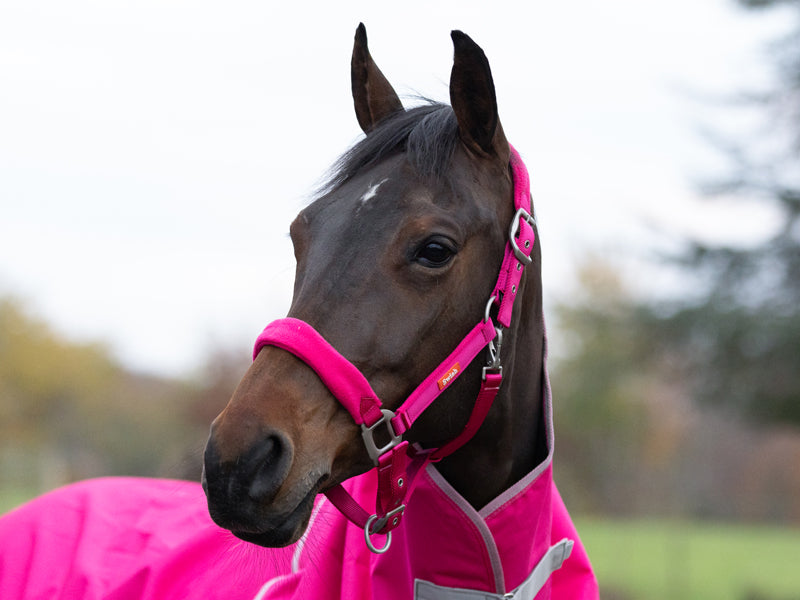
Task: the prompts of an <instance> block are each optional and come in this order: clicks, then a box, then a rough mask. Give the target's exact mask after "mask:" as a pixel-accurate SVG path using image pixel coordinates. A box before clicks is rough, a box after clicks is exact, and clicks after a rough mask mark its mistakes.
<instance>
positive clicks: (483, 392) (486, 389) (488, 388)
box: [430, 373, 503, 462]
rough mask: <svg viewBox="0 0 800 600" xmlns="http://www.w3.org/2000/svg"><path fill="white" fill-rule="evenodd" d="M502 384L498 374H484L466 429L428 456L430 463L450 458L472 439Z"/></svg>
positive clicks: (501, 377)
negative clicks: (446, 457)
mask: <svg viewBox="0 0 800 600" xmlns="http://www.w3.org/2000/svg"><path fill="white" fill-rule="evenodd" d="M502 382H503V376H502V375H500V373H487V374H486V377H485V378H484V380H483V382H482V383H481V389H480V391H479V392H478V398H477V399H476V400H475V406H474V407H473V409H472V414H471V415H470V416H469V421H467V425H466V427H464V430H463V431H462V432H461V433H459V434H458V435H457V436H456V437H455V438H454V439H452V440H450V441H449V442H447V443H446V444H445V445H444V446H442V447H441V448H439V449H438V450H436V451H434V452H433V453H432V454H431V456H430V460H431V462H436V461H439V460H441V459H443V458H444V457H445V456H450V455H451V454H452V453H453V452H455V451H456V450H458V449H459V448H461V446H463V445H464V444H466V443H467V442H468V441H470V440H471V439H472V437H473V436H474V435H475V434H476V433H477V432H478V429H479V428H480V426H481V425H482V424H483V421H484V419H486V415H487V414H489V409H490V408H491V407H492V403H493V402H494V399H495V397H496V396H497V392H498V391H500V384H501V383H502Z"/></svg>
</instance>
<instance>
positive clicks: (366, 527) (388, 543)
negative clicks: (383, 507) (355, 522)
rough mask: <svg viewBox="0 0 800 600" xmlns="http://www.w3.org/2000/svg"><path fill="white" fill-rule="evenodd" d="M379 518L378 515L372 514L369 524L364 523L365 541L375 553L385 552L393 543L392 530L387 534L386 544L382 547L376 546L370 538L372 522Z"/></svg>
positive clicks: (368, 520)
mask: <svg viewBox="0 0 800 600" xmlns="http://www.w3.org/2000/svg"><path fill="white" fill-rule="evenodd" d="M377 520H378V515H372V516H371V517H370V518H369V519H367V524H366V525H364V541H365V542H366V543H367V548H369V549H370V551H371V552H374V553H375V554H383V553H384V552H386V551H387V550H388V549H389V546H391V545H392V532H391V531H390V532H389V533H387V534H386V544H384V546H383V547H382V548H376V547H375V545H374V544H373V543H372V539H371V538H370V529H371V528H372V524H373V523H374V522H375V521H377Z"/></svg>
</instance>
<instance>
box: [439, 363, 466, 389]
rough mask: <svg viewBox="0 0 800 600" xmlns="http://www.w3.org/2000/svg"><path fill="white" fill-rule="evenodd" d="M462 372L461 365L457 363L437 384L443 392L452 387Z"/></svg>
mask: <svg viewBox="0 0 800 600" xmlns="http://www.w3.org/2000/svg"><path fill="white" fill-rule="evenodd" d="M460 372H461V365H460V364H458V363H456V364H454V365H453V366H452V367H450V370H449V371H447V373H445V374H444V376H443V377H442V378H441V379H440V380H439V381H437V382H436V383H438V384H439V389H440V390H443V389H444V388H446V387H447V386H448V385H450V384H451V383H452V382H453V380H454V379H455V378H456V376H457V375H458V374H459V373H460Z"/></svg>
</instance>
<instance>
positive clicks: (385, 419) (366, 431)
mask: <svg viewBox="0 0 800 600" xmlns="http://www.w3.org/2000/svg"><path fill="white" fill-rule="evenodd" d="M381 413H382V415H383V416H381V418H380V419H378V420H377V421H375V422H374V423H373V424H372V425H367V424H365V423H362V424H361V437H362V438H363V439H364V446H366V448H367V454H369V457H370V458H371V459H372V462H373V463H374V464H375V465H376V466H377V464H378V458H380V457H381V456H382V455H383V454H385V453H387V452H388V451H389V450H391V449H392V448H394V447H395V446H397V445H398V444H399V443H400V442H402V441H403V436H402V435H397V434H396V433H395V432H394V427H392V419H394V413H393V412H392V411H390V410H388V409H386V408H382V409H381ZM381 424H385V425H386V432H387V433H388V434H389V442H388V443H387V444H386V445H384V446H381V447H380V448H379V447H378V445H377V444H376V443H375V437H374V435H375V429H377V427H378V426H379V425H381Z"/></svg>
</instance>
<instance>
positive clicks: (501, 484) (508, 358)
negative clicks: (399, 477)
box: [438, 260, 547, 508]
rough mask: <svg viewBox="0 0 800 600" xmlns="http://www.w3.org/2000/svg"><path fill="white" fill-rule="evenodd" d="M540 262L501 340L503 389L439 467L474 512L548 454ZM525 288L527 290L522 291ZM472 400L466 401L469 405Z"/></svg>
mask: <svg viewBox="0 0 800 600" xmlns="http://www.w3.org/2000/svg"><path fill="white" fill-rule="evenodd" d="M538 267H539V261H538V260H537V261H535V262H534V264H533V265H531V267H530V271H531V272H530V273H526V278H527V279H528V280H529V282H530V283H531V284H533V285H526V286H525V287H524V288H523V290H521V295H520V297H518V299H517V302H518V303H519V306H515V308H514V311H515V316H514V319H513V321H512V324H511V325H512V326H511V327H510V328H509V329H508V330H507V331H506V332H505V333H504V339H503V347H504V350H503V353H502V358H503V384H502V386H501V388H500V391H499V393H498V395H497V398H495V401H494V404H493V405H492V408H491V410H490V411H489V414H488V415H487V417H486V420H485V421H484V423H483V425H482V426H481V428H480V429H479V430H478V432H477V434H476V435H475V437H474V438H473V439H472V440H470V442H469V443H468V444H466V445H465V446H464V447H463V448H461V449H460V450H459V451H457V452H455V453H454V454H453V455H451V456H449V457H447V458H445V459H444V460H442V461H441V462H440V463H439V465H438V467H439V471H440V472H441V473H442V475H443V476H444V478H445V479H446V480H447V481H448V482H449V483H450V484H451V485H452V486H453V487H454V488H455V490H456V491H457V492H458V493H460V494H461V495H462V496H463V497H464V498H465V499H466V500H467V501H468V502H469V503H470V504H471V505H472V506H473V507H475V508H480V507H482V506H485V505H486V504H487V503H488V502H489V501H491V500H492V499H493V498H495V497H496V496H498V495H499V494H500V493H501V492H503V491H504V490H506V489H508V488H509V487H510V486H511V485H513V484H514V483H516V482H517V481H518V480H519V479H521V478H522V477H523V476H524V475H525V474H527V473H529V472H530V471H531V470H533V468H534V467H535V466H536V465H537V464H539V463H540V462H541V461H542V460H544V458H545V456H546V455H547V445H546V440H545V428H544V427H543V425H544V421H543V418H542V407H543V394H542V392H543V387H542V386H543V381H544V368H543V367H544V351H545V349H544V318H543V316H542V292H541V275H540V270H539V268H538ZM525 288H527V289H525ZM474 401H475V398H474V397H472V398H464V399H463V402H466V403H472V402H474Z"/></svg>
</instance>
